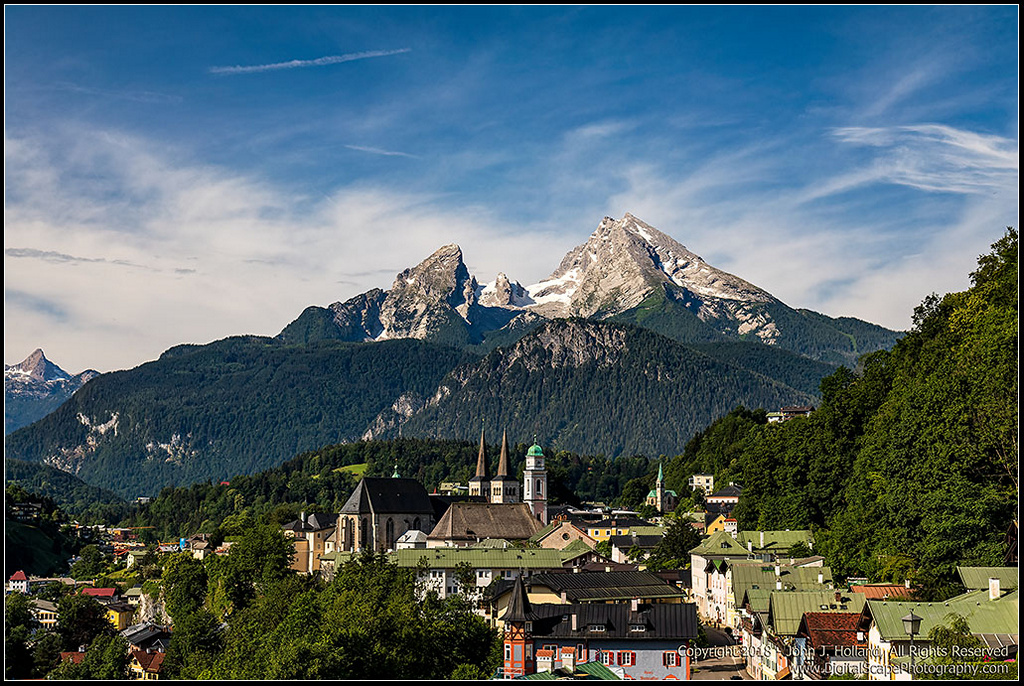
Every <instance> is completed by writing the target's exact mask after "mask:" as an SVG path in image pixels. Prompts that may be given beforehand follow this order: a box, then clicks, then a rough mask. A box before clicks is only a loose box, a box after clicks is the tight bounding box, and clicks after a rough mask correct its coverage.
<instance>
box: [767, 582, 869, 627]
mask: <svg viewBox="0 0 1024 686" xmlns="http://www.w3.org/2000/svg"><path fill="white" fill-rule="evenodd" d="M837 595H838V596H839V598H836V596H837ZM864 603H865V600H864V596H863V595H861V594H860V593H843V592H841V591H773V592H772V594H771V598H770V599H769V601H768V624H769V625H770V626H771V627H772V630H773V631H774V632H775V634H777V635H779V636H795V635H796V632H797V630H798V629H799V628H800V619H801V618H802V617H803V616H804V613H805V612H851V613H855V614H860V612H861V611H862V610H863V609H864Z"/></svg>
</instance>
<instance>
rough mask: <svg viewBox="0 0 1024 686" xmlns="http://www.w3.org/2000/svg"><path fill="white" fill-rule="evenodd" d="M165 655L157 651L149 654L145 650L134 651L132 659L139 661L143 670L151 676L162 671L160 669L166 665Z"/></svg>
mask: <svg viewBox="0 0 1024 686" xmlns="http://www.w3.org/2000/svg"><path fill="white" fill-rule="evenodd" d="M164 655H165V653H159V652H156V651H153V652H148V651H145V650H133V651H132V658H134V659H135V660H136V661H138V663H139V665H140V666H141V667H142V670H143V671H145V672H149V673H151V674H153V673H157V672H159V671H160V668H161V667H162V666H163V664H164Z"/></svg>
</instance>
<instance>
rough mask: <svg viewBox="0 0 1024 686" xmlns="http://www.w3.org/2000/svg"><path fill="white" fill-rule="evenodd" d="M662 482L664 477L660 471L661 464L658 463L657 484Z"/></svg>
mask: <svg viewBox="0 0 1024 686" xmlns="http://www.w3.org/2000/svg"><path fill="white" fill-rule="evenodd" d="M664 480H665V475H664V474H663V473H662V471H661V463H660V462H659V463H658V483H659V484H660V483H661V482H662V481H664Z"/></svg>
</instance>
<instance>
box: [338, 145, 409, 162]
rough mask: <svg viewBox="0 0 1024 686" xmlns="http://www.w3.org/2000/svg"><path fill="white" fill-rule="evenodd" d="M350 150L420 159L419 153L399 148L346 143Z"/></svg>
mask: <svg viewBox="0 0 1024 686" xmlns="http://www.w3.org/2000/svg"><path fill="white" fill-rule="evenodd" d="M345 147H346V148H348V149H349V150H358V151H359V152H368V153H372V154H374V155H384V156H386V157H408V158H410V159H414V160H418V159H419V156H418V155H412V154H410V153H407V152H399V151H397V150H383V149H381V148H371V147H369V146H366V145H346V146H345Z"/></svg>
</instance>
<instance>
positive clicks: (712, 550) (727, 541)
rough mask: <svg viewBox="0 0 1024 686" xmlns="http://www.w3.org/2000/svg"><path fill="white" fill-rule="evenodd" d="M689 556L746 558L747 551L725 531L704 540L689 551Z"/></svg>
mask: <svg viewBox="0 0 1024 686" xmlns="http://www.w3.org/2000/svg"><path fill="white" fill-rule="evenodd" d="M690 554H691V555H700V556H702V557H706V556H708V555H724V556H727V557H737V556H746V554H747V549H746V548H744V547H743V545H742V544H740V543H739V542H738V541H737V540H736V539H735V538H733V537H732V534H730V533H729V532H727V531H718V532H716V533H713V534H711V536H709V537H708V538H707V539H705V540H704V541H703V542H701V544H700V545H699V546H697V547H696V548H693V549H692V550H691V551H690Z"/></svg>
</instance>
